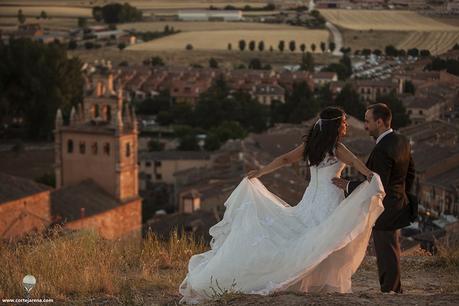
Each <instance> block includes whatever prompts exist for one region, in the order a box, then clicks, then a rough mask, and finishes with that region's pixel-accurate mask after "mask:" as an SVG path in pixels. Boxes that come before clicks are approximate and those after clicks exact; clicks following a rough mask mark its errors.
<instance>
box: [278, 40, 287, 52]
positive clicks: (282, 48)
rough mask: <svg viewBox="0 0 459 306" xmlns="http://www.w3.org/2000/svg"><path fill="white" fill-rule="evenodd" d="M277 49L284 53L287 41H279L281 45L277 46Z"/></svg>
mask: <svg viewBox="0 0 459 306" xmlns="http://www.w3.org/2000/svg"><path fill="white" fill-rule="evenodd" d="M277 48H278V49H279V51H280V52H284V49H285V41H283V40H281V41H279V44H278V45H277Z"/></svg>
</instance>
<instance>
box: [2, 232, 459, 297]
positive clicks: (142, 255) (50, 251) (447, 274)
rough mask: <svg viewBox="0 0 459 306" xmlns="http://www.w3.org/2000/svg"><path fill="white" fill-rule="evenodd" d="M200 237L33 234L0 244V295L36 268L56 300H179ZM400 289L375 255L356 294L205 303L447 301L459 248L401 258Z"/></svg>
mask: <svg viewBox="0 0 459 306" xmlns="http://www.w3.org/2000/svg"><path fill="white" fill-rule="evenodd" d="M206 248H207V247H206V245H205V244H204V243H203V242H202V241H196V240H195V239H193V237H191V236H188V237H179V236H178V235H177V234H176V233H173V234H172V235H171V236H170V237H169V239H168V240H166V241H160V240H158V239H157V238H156V237H155V235H149V236H148V237H147V239H144V240H143V241H139V240H134V239H126V240H119V241H106V240H103V239H101V238H100V237H99V236H98V235H97V234H95V233H94V232H91V231H82V232H77V233H74V234H72V235H61V234H60V231H59V230H55V231H53V232H52V233H51V234H49V235H47V236H43V235H34V236H30V237H29V238H28V239H27V240H24V241H22V242H17V243H14V244H10V243H6V242H2V243H1V245H0V267H2V269H0V296H1V297H2V298H22V297H24V289H23V288H22V278H23V277H24V276H25V275H26V274H32V275H34V276H35V277H36V279H37V285H36V286H35V287H34V288H33V290H32V292H31V298H52V299H54V301H55V302H58V303H66V304H67V303H68V304H79V305H81V304H85V305H88V304H106V305H127V304H129V305H154V304H160V305H175V304H177V303H178V301H179V300H180V295H179V294H178V290H177V288H178V286H179V284H180V282H181V281H182V279H183V278H184V276H185V274H186V269H187V263H188V260H189V258H190V256H191V255H192V254H195V253H200V252H203V251H205V250H206ZM402 270H403V274H402V281H403V286H404V290H405V293H404V294H402V295H393V294H381V293H380V292H379V290H378V283H377V271H376V262H375V258H374V257H370V256H368V257H367V258H365V260H364V262H363V264H362V266H361V267H360V268H359V270H358V272H357V273H356V274H355V275H354V277H353V290H354V293H352V294H301V293H293V292H283V293H278V294H274V295H271V296H256V295H242V294H218V292H217V295H216V296H215V300H213V301H209V302H208V303H206V304H207V305H220V304H222V303H223V304H227V305H249V304H250V305H266V304H275V305H300V304H304V303H308V304H327V305H339V304H341V305H342V304H349V305H350V304H352V305H363V304H368V303H372V304H398V305H431V304H438V305H448V304H451V305H453V304H455V303H456V302H457V301H458V300H459V281H458V277H459V273H458V272H459V250H458V248H457V247H456V248H451V247H443V248H440V251H439V253H438V255H436V256H430V255H429V254H426V253H423V252H419V255H417V256H406V257H402Z"/></svg>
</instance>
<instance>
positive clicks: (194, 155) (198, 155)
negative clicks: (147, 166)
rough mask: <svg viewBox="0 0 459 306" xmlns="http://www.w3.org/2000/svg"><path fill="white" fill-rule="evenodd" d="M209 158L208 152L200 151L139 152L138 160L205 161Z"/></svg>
mask: <svg viewBox="0 0 459 306" xmlns="http://www.w3.org/2000/svg"><path fill="white" fill-rule="evenodd" d="M209 158H210V154H209V152H201V151H158V152H139V160H206V159H209Z"/></svg>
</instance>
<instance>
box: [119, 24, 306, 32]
mask: <svg viewBox="0 0 459 306" xmlns="http://www.w3.org/2000/svg"><path fill="white" fill-rule="evenodd" d="M165 26H169V27H173V28H174V29H175V30H180V31H182V32H196V31H209V30H212V31H233V30H257V31H273V30H274V31H277V30H301V31H304V28H301V27H292V26H290V25H285V24H265V23H255V22H205V21H182V22H181V21H167V22H166V21H158V22H134V23H124V24H120V25H118V29H122V30H131V29H135V30H136V31H141V32H145V31H162V30H163V29H164V27H165Z"/></svg>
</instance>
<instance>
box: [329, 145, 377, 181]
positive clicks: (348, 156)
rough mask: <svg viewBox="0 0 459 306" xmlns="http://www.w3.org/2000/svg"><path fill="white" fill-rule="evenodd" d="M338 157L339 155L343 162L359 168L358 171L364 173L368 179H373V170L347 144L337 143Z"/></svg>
mask: <svg viewBox="0 0 459 306" xmlns="http://www.w3.org/2000/svg"><path fill="white" fill-rule="evenodd" d="M336 157H338V159H339V160H340V161H342V162H343V163H345V164H347V165H349V166H352V167H354V168H355V169H357V171H359V172H360V173H362V174H363V175H364V176H365V177H366V178H367V179H368V180H370V179H371V176H372V175H373V172H371V170H370V169H368V168H367V166H365V164H364V163H363V162H362V161H361V160H360V159H358V158H357V157H356V156H355V155H354V154H353V153H352V152H351V151H349V149H348V148H346V146H345V145H343V144H342V143H340V142H339V143H338V144H337V145H336Z"/></svg>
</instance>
